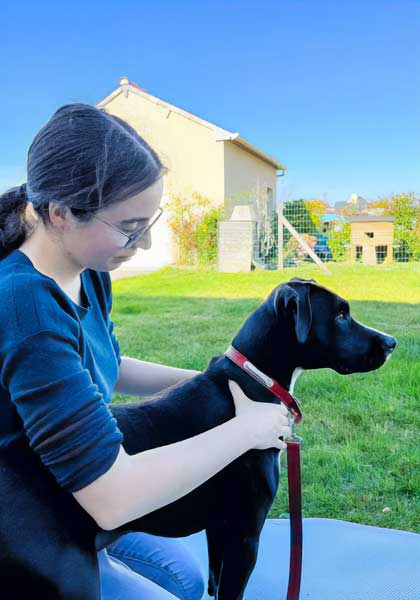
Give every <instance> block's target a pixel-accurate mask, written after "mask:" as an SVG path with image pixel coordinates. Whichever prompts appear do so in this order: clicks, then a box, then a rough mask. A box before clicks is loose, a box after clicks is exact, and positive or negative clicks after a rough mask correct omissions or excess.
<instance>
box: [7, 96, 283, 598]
mask: <svg viewBox="0 0 420 600" xmlns="http://www.w3.org/2000/svg"><path fill="white" fill-rule="evenodd" d="M164 173H165V169H164V167H163V166H162V164H161V162H160V160H159V158H158V156H157V154H156V153H155V152H154V150H153V149H152V148H150V146H149V145H148V144H147V143H146V142H145V140H143V139H142V138H141V137H140V136H139V135H138V133H137V132H136V131H135V130H134V129H133V128H131V127H130V126H129V125H128V124H127V123H125V122H124V121H123V120H121V119H119V118H118V117H116V116H113V115H111V114H108V113H107V112H105V111H104V110H100V109H97V108H96V107H94V106H90V105H85V104H68V105H65V106H63V107H61V108H60V109H58V110H57V111H56V112H55V113H54V115H53V116H52V117H51V119H50V120H49V121H48V122H47V124H46V125H45V126H44V127H43V128H42V129H41V130H40V131H39V133H38V134H37V135H36V136H35V138H34V140H33V142H32V144H31V146H30V149H29V152H28V161H27V183H26V184H23V185H21V186H20V187H17V188H12V189H11V190H9V191H8V192H6V193H4V194H3V195H2V196H1V197H0V259H1V260H0V294H1V298H2V303H1V308H0V384H1V385H0V449H1V450H2V452H3V453H7V448H8V446H9V444H13V443H14V442H16V440H19V439H23V440H28V442H29V444H30V448H31V450H32V451H33V452H35V453H37V454H38V455H39V457H40V458H41V460H42V462H43V464H44V466H45V467H46V468H48V469H49V470H50V471H51V473H52V474H53V476H54V477H55V479H56V480H57V484H58V485H60V486H62V488H63V489H64V490H66V491H67V492H68V493H70V494H72V495H73V496H74V498H75V499H76V500H77V501H78V502H79V504H80V505H81V506H82V508H83V509H84V510H85V511H87V513H88V514H89V515H90V516H91V517H92V518H93V519H94V520H95V521H96V522H97V523H98V525H99V526H100V527H102V528H103V529H114V528H116V527H118V526H119V525H121V524H123V523H127V522H129V521H131V520H133V519H135V518H139V517H140V516H142V515H145V514H147V513H149V512H152V511H154V510H156V509H158V508H160V507H162V506H165V505H167V504H169V503H170V502H173V501H175V500H176V499H178V498H180V497H182V496H184V495H185V494H187V493H189V492H190V491H192V490H193V489H195V488H196V487H198V486H199V485H201V484H202V483H204V481H206V480H207V479H209V478H210V477H212V476H213V475H214V474H215V473H217V472H218V471H220V470H221V469H222V468H224V467H225V466H226V465H227V464H229V463H230V462H231V461H232V460H234V459H235V458H237V457H238V456H240V455H241V454H243V453H244V452H246V451H248V450H249V449H252V448H260V449H264V448H269V447H276V448H280V449H283V448H284V447H285V446H284V443H283V442H282V441H280V440H279V439H278V438H279V436H282V435H288V434H289V429H288V427H287V418H286V415H285V410H284V408H283V407H281V406H278V405H271V404H258V403H256V402H253V401H251V400H250V399H249V398H247V397H246V396H245V395H244V394H243V393H242V391H241V390H240V388H239V387H238V386H237V385H236V384H235V383H234V382H230V388H231V391H232V394H233V399H234V402H235V408H236V416H235V417H234V418H233V419H231V420H230V421H228V422H227V423H224V424H222V425H220V426H218V427H215V428H214V429H212V430H209V431H207V432H205V433H202V434H200V435H198V436H195V437H193V438H190V439H187V440H183V441H181V442H178V443H176V444H171V445H168V446H164V447H161V448H156V449H154V450H152V451H147V452H141V453H139V454H136V455H133V456H129V455H127V454H126V452H125V450H124V445H123V436H122V434H121V432H120V431H119V429H118V426H117V423H116V421H115V419H114V418H113V417H112V414H111V412H110V411H109V409H108V407H107V404H108V403H109V402H110V400H111V395H112V393H113V391H116V392H120V393H125V394H132V395H138V396H143V395H148V394H153V393H156V392H159V391H160V390H162V389H165V388H167V387H169V386H171V385H173V384H175V383H177V382H179V381H181V380H183V379H186V378H188V377H192V376H194V375H195V374H196V373H197V371H191V370H185V369H177V368H173V367H167V366H164V365H158V364H153V363H148V362H144V361H140V360H137V359H134V358H129V357H126V356H123V357H121V355H120V350H119V344H118V341H117V339H116V337H115V335H114V332H113V323H112V321H111V319H110V316H109V314H110V310H111V306H112V291H111V278H110V275H109V272H110V271H112V270H113V269H116V268H117V267H118V266H119V265H120V264H121V263H122V262H123V261H125V260H128V259H130V258H131V257H132V256H133V255H134V254H135V252H136V250H137V249H138V248H141V249H144V250H147V249H148V248H150V246H151V228H152V226H153V224H154V223H155V222H156V220H157V219H158V218H159V216H160V214H161V212H162V211H161V208H160V202H161V197H162V177H163V175H164ZM30 211H31V212H32V216H31V215H30ZM6 456H7V454H6ZM191 457H194V461H193V462H192V463H191ZM142 489H143V490H145V491H144V493H143V494H139V492H138V490H142ZM139 496H140V497H139ZM10 501H13V499H12V498H11V499H10ZM17 535H18V534H17ZM0 536H1V531H0ZM0 542H1V539H0ZM98 559H99V567H100V579H101V594H102V598H104V599H109V600H111V599H114V598H119V597H124V598H125V600H130V598H145V599H147V600H155V599H156V600H158V599H161V600H169V599H173V598H183V599H186V600H187V599H188V600H198V599H199V598H201V597H202V594H203V591H204V581H203V578H202V575H201V573H200V571H199V568H198V566H197V563H196V561H195V559H194V557H193V556H191V555H188V553H187V551H186V548H185V546H184V545H183V544H182V542H181V541H179V540H176V539H168V538H163V537H158V536H151V535H147V534H143V533H130V534H127V535H124V536H122V537H121V538H119V540H118V541H117V542H115V543H113V544H112V545H111V546H109V547H108V548H107V550H103V551H101V552H99V553H98ZM1 571H2V560H1V554H0V578H1V577H2V576H3V575H4V576H9V577H10V574H9V575H7V574H6V573H5V572H4V573H2V572H1ZM3 571H5V568H4V567H3Z"/></svg>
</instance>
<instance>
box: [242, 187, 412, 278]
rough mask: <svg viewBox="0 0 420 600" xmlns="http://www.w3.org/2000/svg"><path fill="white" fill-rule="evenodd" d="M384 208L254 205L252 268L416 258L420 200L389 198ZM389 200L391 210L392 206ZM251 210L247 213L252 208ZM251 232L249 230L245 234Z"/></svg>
mask: <svg viewBox="0 0 420 600" xmlns="http://www.w3.org/2000/svg"><path fill="white" fill-rule="evenodd" d="M392 200H393V204H392V205H391V204H390V203H389V205H388V207H385V208H387V209H386V210H384V209H383V208H378V207H375V205H373V207H370V206H369V205H368V204H367V203H366V204H365V205H363V207H362V209H361V207H360V205H346V206H345V207H344V208H341V209H336V208H332V207H329V206H327V205H326V204H325V203H324V202H322V201H320V200H315V201H305V200H295V201H291V202H284V203H283V204H281V205H280V206H279V207H278V210H277V211H276V210H275V209H274V207H272V208H271V210H270V206H269V205H267V204H265V205H264V204H262V205H261V203H260V204H258V203H257V202H256V203H255V204H254V206H253V211H252V216H249V217H248V219H249V220H250V221H252V223H253V224H252V227H251V229H249V231H250V232H251V231H252V242H251V247H252V250H251V254H250V256H249V261H248V262H247V260H248V259H246V260H245V264H249V268H250V269H256V268H257V269H278V268H287V267H296V266H298V265H299V264H302V263H307V262H316V263H317V264H319V265H320V266H321V268H325V267H323V265H324V264H328V263H329V262H342V263H345V262H347V263H354V264H356V263H358V264H367V265H382V264H391V263H393V262H412V261H419V260H420V201H419V200H418V199H417V198H415V197H414V196H412V195H401V196H398V197H395V198H393V199H392ZM390 206H391V208H392V210H391V209H390ZM250 214H251V213H250ZM249 235H251V234H249Z"/></svg>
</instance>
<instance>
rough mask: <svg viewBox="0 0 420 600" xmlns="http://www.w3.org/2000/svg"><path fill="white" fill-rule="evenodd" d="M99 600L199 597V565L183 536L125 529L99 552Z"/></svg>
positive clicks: (192, 599)
mask: <svg viewBox="0 0 420 600" xmlns="http://www.w3.org/2000/svg"><path fill="white" fill-rule="evenodd" d="M98 563H99V576H100V585H101V599H102V600H176V599H177V598H180V599H181V600H200V599H201V597H202V596H203V594H204V589H205V584H204V579H203V575H202V572H201V570H200V566H199V563H198V561H197V560H196V559H195V557H194V556H193V555H192V554H191V552H190V551H189V550H188V548H187V547H186V545H185V544H184V543H183V541H182V540H179V539H176V538H166V537H160V536H155V535H150V534H148V533H137V532H135V533H127V534H125V535H123V536H121V537H120V538H119V539H118V540H117V541H116V542H114V543H113V544H110V545H109V546H107V548H105V549H103V550H100V551H99V552H98Z"/></svg>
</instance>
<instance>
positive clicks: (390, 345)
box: [383, 335, 397, 353]
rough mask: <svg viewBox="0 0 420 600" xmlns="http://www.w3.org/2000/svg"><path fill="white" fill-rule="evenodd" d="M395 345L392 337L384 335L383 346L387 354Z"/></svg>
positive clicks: (395, 341) (395, 342)
mask: <svg viewBox="0 0 420 600" xmlns="http://www.w3.org/2000/svg"><path fill="white" fill-rule="evenodd" d="M396 345H397V340H396V339H395V338H394V337H392V335H384V339H383V346H384V348H385V350H386V351H387V352H388V353H390V352H392V351H393V350H394V349H395V346H396Z"/></svg>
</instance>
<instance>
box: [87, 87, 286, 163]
mask: <svg viewBox="0 0 420 600" xmlns="http://www.w3.org/2000/svg"><path fill="white" fill-rule="evenodd" d="M129 93H134V94H137V95H138V96H142V97H145V98H147V100H149V101H151V102H154V103H155V104H157V105H159V106H162V107H164V108H167V109H168V110H170V111H173V112H176V113H178V114H180V115H182V116H184V117H185V118H187V119H191V120H192V121H195V122H196V123H200V124H201V125H202V126H204V127H207V128H208V129H211V130H212V131H214V135H215V141H216V142H232V143H233V144H235V145H236V146H239V147H240V148H243V149H244V150H246V151H247V152H249V153H250V154H253V155H254V156H257V157H258V158H260V159H261V160H263V161H265V162H266V163H268V164H269V165H271V166H272V167H274V168H275V169H277V170H281V171H286V167H285V166H284V165H283V164H281V163H279V162H278V161H277V160H276V159H275V158H273V157H272V156H270V155H269V154H266V153H265V152H263V151H262V150H260V149H259V148H257V147H256V146H254V145H253V144H251V143H250V142H248V141H247V140H245V139H244V138H243V137H241V136H240V135H239V133H234V132H232V131H228V130H227V129H223V128H222V127H219V126H218V125H215V124H214V123H211V122H210V121H206V120H205V119H202V118H201V117H198V116H197V115H194V114H193V113H190V112H188V111H186V110H184V109H182V108H179V107H178V106H175V105H174V104H170V103H169V102H166V100H162V99H161V98H158V97H157V96H153V95H152V94H150V93H149V92H147V91H146V90H145V89H143V88H141V87H140V86H139V85H137V84H136V83H134V82H133V81H130V80H129V79H128V78H127V77H121V79H120V82H119V86H118V87H117V88H116V89H115V90H114V91H113V92H111V93H110V94H108V96H106V97H105V98H104V99H103V100H101V101H100V102H98V103H97V106H98V107H99V108H103V107H105V106H106V105H107V104H109V103H110V102H111V101H112V100H113V99H114V98H116V97H117V96H119V95H120V94H124V95H125V96H126V97H127V96H128V94H129Z"/></svg>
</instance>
